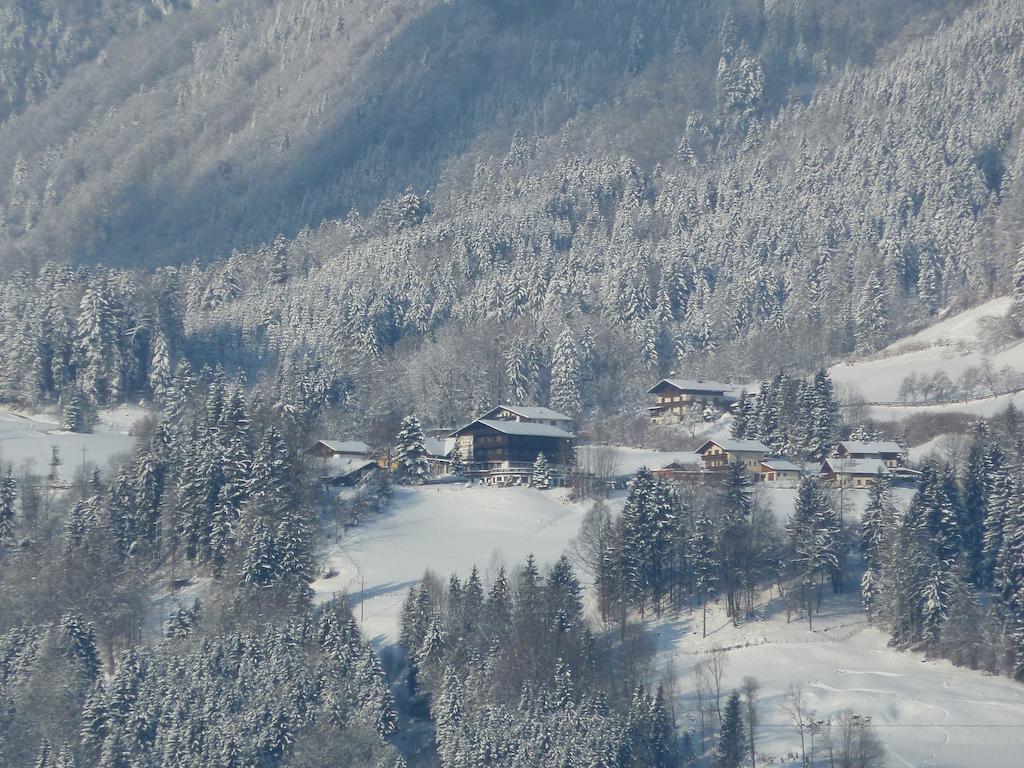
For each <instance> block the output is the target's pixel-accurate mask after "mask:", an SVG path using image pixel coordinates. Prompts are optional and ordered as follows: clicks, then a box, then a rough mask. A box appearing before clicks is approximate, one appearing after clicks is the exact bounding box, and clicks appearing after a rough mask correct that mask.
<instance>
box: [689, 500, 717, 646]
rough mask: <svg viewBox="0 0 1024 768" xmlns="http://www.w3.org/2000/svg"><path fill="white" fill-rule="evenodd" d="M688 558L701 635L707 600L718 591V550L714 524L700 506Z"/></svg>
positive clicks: (705, 627) (705, 629) (705, 625)
mask: <svg viewBox="0 0 1024 768" xmlns="http://www.w3.org/2000/svg"><path fill="white" fill-rule="evenodd" d="M690 559H691V561H692V563H693V577H694V587H695V589H696V590H697V596H698V597H699V598H700V604H701V614H702V617H701V618H702V629H701V636H702V637H707V634H708V602H709V601H710V600H711V599H712V598H713V597H714V596H715V595H716V594H717V592H718V570H719V562H718V552H717V547H716V541H715V525H714V522H713V521H712V519H711V517H710V515H708V512H707V509H706V508H702V509H701V511H700V512H698V513H697V518H696V520H694V528H693V536H692V539H691V542H690Z"/></svg>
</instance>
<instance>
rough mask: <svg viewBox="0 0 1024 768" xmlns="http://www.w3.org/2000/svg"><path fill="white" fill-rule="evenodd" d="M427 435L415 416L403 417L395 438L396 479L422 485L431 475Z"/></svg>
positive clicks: (409, 483)
mask: <svg viewBox="0 0 1024 768" xmlns="http://www.w3.org/2000/svg"><path fill="white" fill-rule="evenodd" d="M425 441H426V436H425V435H424V434H423V427H422V426H420V420H419V419H417V418H416V417H415V416H406V417H405V418H404V419H402V425H401V428H400V429H399V431H398V435H397V436H396V438H395V457H394V461H395V469H394V473H395V479H396V481H398V482H400V483H405V484H408V485H420V484H422V483H424V482H426V480H427V479H428V478H429V477H430V471H429V468H428V465H427V449H426V447H425V445H424V443H425Z"/></svg>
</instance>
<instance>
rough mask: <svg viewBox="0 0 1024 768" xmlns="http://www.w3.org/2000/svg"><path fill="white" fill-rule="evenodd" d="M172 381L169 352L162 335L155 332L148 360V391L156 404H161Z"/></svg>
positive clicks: (172, 374) (172, 372) (172, 369)
mask: <svg viewBox="0 0 1024 768" xmlns="http://www.w3.org/2000/svg"><path fill="white" fill-rule="evenodd" d="M173 379H174V368H173V365H172V361H171V351H170V349H169V348H168V346H167V339H166V338H165V337H164V335H163V333H162V332H160V331H157V332H156V333H155V334H154V335H153V342H152V351H151V354H150V360H149V391H150V392H152V393H153V398H154V399H155V400H156V401H157V402H163V400H164V398H165V397H166V396H167V393H168V391H169V390H170V388H171V385H172V382H173Z"/></svg>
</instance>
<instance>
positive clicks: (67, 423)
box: [60, 388, 89, 432]
mask: <svg viewBox="0 0 1024 768" xmlns="http://www.w3.org/2000/svg"><path fill="white" fill-rule="evenodd" d="M86 409H87V406H86V403H85V397H84V396H83V395H82V393H81V392H80V391H79V390H78V389H77V388H73V389H71V390H70V391H69V392H68V393H67V394H66V396H65V398H64V406H63V408H62V409H61V417H60V428H61V429H63V430H64V431H65V432H88V431H89V421H88V416H87V411H86Z"/></svg>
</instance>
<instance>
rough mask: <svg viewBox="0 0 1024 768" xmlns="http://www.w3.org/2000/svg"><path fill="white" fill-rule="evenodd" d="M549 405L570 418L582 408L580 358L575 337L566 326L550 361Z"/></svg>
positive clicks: (575, 415)
mask: <svg viewBox="0 0 1024 768" xmlns="http://www.w3.org/2000/svg"><path fill="white" fill-rule="evenodd" d="M550 403H551V407H552V408H553V409H554V410H556V411H559V412H560V413H564V414H566V415H567V416H571V417H572V418H577V417H578V416H579V415H580V411H582V410H583V403H582V401H581V399H580V360H579V352H578V351H577V349H576V339H575V337H574V336H573V334H572V331H570V330H569V329H568V328H566V329H565V330H564V331H563V332H562V334H561V335H560V336H559V337H558V341H557V342H556V343H555V351H554V356H553V358H552V363H551V398H550Z"/></svg>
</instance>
